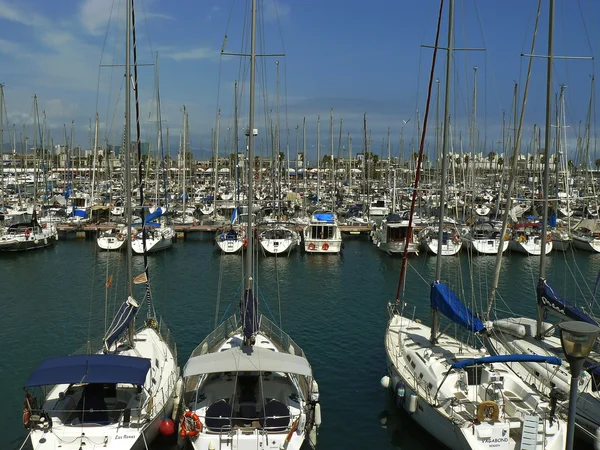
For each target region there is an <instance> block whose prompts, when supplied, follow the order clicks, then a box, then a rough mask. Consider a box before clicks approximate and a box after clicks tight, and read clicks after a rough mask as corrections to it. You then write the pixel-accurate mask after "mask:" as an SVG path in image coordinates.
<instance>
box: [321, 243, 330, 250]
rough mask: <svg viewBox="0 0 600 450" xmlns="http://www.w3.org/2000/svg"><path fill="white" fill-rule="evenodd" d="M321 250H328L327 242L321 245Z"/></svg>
mask: <svg viewBox="0 0 600 450" xmlns="http://www.w3.org/2000/svg"><path fill="white" fill-rule="evenodd" d="M321 250H323V251H324V252H326V251H327V250H329V244H328V243H327V242H325V243H324V244H323V245H322V246H321Z"/></svg>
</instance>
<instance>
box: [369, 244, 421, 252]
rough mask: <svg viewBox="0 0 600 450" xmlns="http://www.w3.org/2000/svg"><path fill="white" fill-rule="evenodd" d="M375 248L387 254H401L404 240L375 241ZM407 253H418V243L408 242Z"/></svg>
mask: <svg viewBox="0 0 600 450" xmlns="http://www.w3.org/2000/svg"><path fill="white" fill-rule="evenodd" d="M376 245H377V248H378V249H379V250H381V251H382V252H385V253H387V254H388V255H403V254H404V242H377V244H376ZM408 253H409V254H410V253H415V254H419V244H417V243H416V242H410V243H409V244H408Z"/></svg>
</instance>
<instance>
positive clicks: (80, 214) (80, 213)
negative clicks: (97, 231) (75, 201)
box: [71, 208, 88, 219]
mask: <svg viewBox="0 0 600 450" xmlns="http://www.w3.org/2000/svg"><path fill="white" fill-rule="evenodd" d="M71 217H81V218H83V219H87V217H88V215H87V213H86V212H85V209H77V208H74V209H73V212H72V213H71Z"/></svg>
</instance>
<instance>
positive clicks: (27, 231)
mask: <svg viewBox="0 0 600 450" xmlns="http://www.w3.org/2000/svg"><path fill="white" fill-rule="evenodd" d="M23 234H25V237H26V238H27V239H29V236H31V230H30V229H29V228H25V231H24V232H23Z"/></svg>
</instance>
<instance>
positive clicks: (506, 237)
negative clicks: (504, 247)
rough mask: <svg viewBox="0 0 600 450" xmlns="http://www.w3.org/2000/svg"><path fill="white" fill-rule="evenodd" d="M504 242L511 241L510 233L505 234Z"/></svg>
mask: <svg viewBox="0 0 600 450" xmlns="http://www.w3.org/2000/svg"><path fill="white" fill-rule="evenodd" d="M504 240H505V241H508V240H510V233H504Z"/></svg>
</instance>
